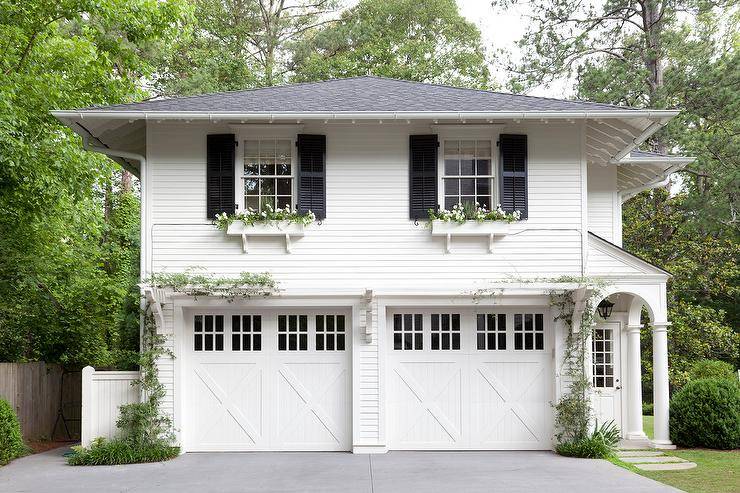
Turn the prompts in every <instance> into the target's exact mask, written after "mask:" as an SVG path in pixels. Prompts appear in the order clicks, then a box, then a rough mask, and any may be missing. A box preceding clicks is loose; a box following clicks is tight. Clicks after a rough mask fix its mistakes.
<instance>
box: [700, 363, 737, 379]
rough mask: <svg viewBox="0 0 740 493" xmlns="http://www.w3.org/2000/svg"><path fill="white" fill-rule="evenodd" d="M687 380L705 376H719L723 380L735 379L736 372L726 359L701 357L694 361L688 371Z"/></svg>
mask: <svg viewBox="0 0 740 493" xmlns="http://www.w3.org/2000/svg"><path fill="white" fill-rule="evenodd" d="M688 377H689V380H702V379H705V378H719V379H725V380H733V381H736V380H737V373H735V369H734V368H733V367H732V365H731V364H729V363H727V362H726V361H717V360H711V359H702V360H699V361H695V362H694V363H693V364H692V365H691V368H690V369H689V372H688Z"/></svg>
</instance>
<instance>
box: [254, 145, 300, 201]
mask: <svg viewBox="0 0 740 493" xmlns="http://www.w3.org/2000/svg"><path fill="white" fill-rule="evenodd" d="M293 178H294V175H293V146H292V141H291V140H290V139H259V140H245V141H244V174H243V176H242V179H243V183H244V208H245V209H252V210H255V211H263V210H264V209H265V207H267V206H268V205H269V206H270V207H271V208H272V209H283V208H285V207H286V206H288V207H290V208H291V209H292V208H293V207H294V204H293Z"/></svg>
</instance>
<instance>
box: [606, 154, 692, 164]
mask: <svg viewBox="0 0 740 493" xmlns="http://www.w3.org/2000/svg"><path fill="white" fill-rule="evenodd" d="M694 161H696V158H695V157H692V156H655V157H631V158H624V159H622V160H621V161H615V160H611V161H610V163H611V164H617V165H622V164H648V165H649V164H656V165H660V164H668V165H684V166H686V165H688V164H691V163H693V162H694Z"/></svg>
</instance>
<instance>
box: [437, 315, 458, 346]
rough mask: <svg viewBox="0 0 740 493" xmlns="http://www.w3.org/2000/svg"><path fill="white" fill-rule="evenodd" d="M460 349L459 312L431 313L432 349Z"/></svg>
mask: <svg viewBox="0 0 740 493" xmlns="http://www.w3.org/2000/svg"><path fill="white" fill-rule="evenodd" d="M450 349H452V350H458V349H460V314H459V313H433V314H432V350H434V351H439V350H442V351H448V350H450Z"/></svg>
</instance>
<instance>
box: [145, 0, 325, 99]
mask: <svg viewBox="0 0 740 493" xmlns="http://www.w3.org/2000/svg"><path fill="white" fill-rule="evenodd" d="M194 6H195V12H194V18H193V21H192V22H191V23H190V24H189V25H188V30H187V31H186V32H185V33H184V34H183V35H182V36H181V37H180V38H179V39H178V41H177V43H176V47H175V49H174V50H172V51H171V52H167V53H166V56H165V57H163V58H162V59H160V60H159V61H158V63H159V64H160V65H161V70H160V73H159V74H158V79H157V81H156V83H155V85H154V89H155V90H156V91H158V92H159V93H160V94H164V95H182V94H198V93H203V92H216V91H226V90H236V89H245V88H250V87H260V86H272V85H275V84H279V83H281V82H284V81H285V79H286V77H287V75H288V72H289V66H288V61H289V59H290V46H291V45H292V44H293V43H294V42H296V41H297V40H298V39H300V38H301V37H302V36H303V35H305V34H306V33H307V32H309V31H311V30H312V29H316V28H318V27H320V26H322V25H325V24H327V23H329V22H331V19H332V17H331V14H332V13H333V12H334V10H335V0H300V1H296V2H286V1H285V0H194Z"/></svg>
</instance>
